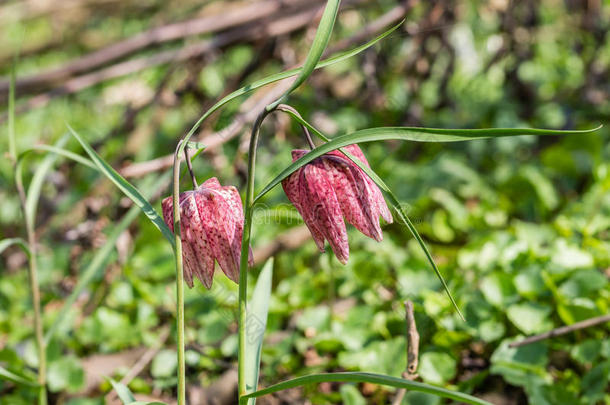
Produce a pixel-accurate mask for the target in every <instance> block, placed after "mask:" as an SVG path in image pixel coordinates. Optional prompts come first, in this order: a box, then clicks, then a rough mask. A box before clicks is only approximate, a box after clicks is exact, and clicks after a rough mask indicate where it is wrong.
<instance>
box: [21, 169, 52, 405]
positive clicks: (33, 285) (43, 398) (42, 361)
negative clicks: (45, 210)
mask: <svg viewBox="0 0 610 405" xmlns="http://www.w3.org/2000/svg"><path fill="white" fill-rule="evenodd" d="M15 185H16V187H17V193H18V194H19V199H20V201H21V206H22V208H23V215H24V217H25V230H26V233H27V238H28V247H29V251H30V255H29V260H28V263H29V278H30V290H31V294H32V306H33V307H34V336H35V340H36V352H37V355H38V384H39V392H38V404H39V405H47V388H46V381H47V352H46V345H45V341H44V333H43V330H42V315H41V309H40V287H39V285H38V263H37V261H36V254H37V252H38V249H37V247H36V235H35V232H34V218H30V216H29V215H28V213H27V209H26V195H25V188H24V187H23V180H22V178H21V170H17V171H16V173H15Z"/></svg>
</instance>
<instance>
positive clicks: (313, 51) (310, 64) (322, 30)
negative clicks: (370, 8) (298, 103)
mask: <svg viewBox="0 0 610 405" xmlns="http://www.w3.org/2000/svg"><path fill="white" fill-rule="evenodd" d="M339 3H340V0H328V1H327V2H326V7H325V8H324V13H323V14H322V18H321V19H320V24H319V25H318V29H317V30H316V35H315V37H314V39H313V42H312V44H311V48H309V53H308V54H307V58H306V59H305V63H303V67H302V68H301V71H300V72H299V75H298V76H297V78H296V80H295V81H294V82H293V83H292V84H291V85H290V87H289V88H288V90H286V91H285V92H284V94H282V95H281V96H280V97H279V98H278V99H277V100H276V101H274V102H273V103H271V104H269V105H268V106H267V111H271V110H273V109H274V108H275V107H277V105H278V104H280V103H281V102H282V100H284V99H285V98H286V97H287V96H288V95H289V94H290V93H292V92H293V91H294V90H295V89H296V88H298V87H299V86H300V85H301V84H303V82H305V80H307V78H308V77H309V75H311V73H312V72H313V71H314V69H315V68H316V65H317V64H318V62H319V61H320V58H321V57H322V53H323V52H324V49H326V46H327V45H328V41H329V40H330V36H331V34H332V32H333V27H334V26H335V20H336V19H337V12H338V11H339Z"/></svg>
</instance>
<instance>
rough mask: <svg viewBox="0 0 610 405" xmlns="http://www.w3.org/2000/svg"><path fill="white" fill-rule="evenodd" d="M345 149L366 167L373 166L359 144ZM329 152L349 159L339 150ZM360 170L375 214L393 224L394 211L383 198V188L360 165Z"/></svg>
mask: <svg viewBox="0 0 610 405" xmlns="http://www.w3.org/2000/svg"><path fill="white" fill-rule="evenodd" d="M343 149H345V150H346V151H347V152H349V153H351V154H352V155H354V156H355V157H357V158H358V159H359V160H360V161H362V163H364V164H365V165H366V167H368V168H370V167H371V166H370V165H369V162H368V160H366V157H365V156H364V153H362V149H360V147H359V146H358V145H357V144H352V145H347V146H345V147H344V148H343ZM328 154H331V155H335V156H340V157H342V158H343V159H347V157H346V156H345V155H344V154H343V153H341V151H339V150H334V151H332V152H329V153H328ZM347 160H349V159H347ZM350 162H351V160H350ZM351 164H353V165H355V163H353V162H351ZM356 167H357V166H356ZM358 170H359V171H360V172H361V173H362V176H364V179H365V181H366V183H367V184H368V188H369V190H370V194H371V197H370V198H371V201H372V203H373V204H374V207H375V212H376V213H377V214H376V215H375V216H376V217H379V216H380V215H381V217H382V218H383V219H384V221H385V222H386V223H388V224H391V223H392V222H393V218H392V213H391V212H390V209H389V208H388V205H387V204H386V202H385V199H384V198H383V194H382V193H381V190H380V189H379V187H377V184H375V182H374V181H373V180H372V179H371V178H370V177H369V176H368V175H367V174H366V173H365V172H364V171H363V170H362V169H360V168H359V167H358Z"/></svg>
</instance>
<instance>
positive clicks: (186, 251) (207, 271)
mask: <svg viewBox="0 0 610 405" xmlns="http://www.w3.org/2000/svg"><path fill="white" fill-rule="evenodd" d="M194 196H195V195H194V193H193V192H192V191H187V192H185V193H182V194H180V218H181V219H182V221H181V223H180V228H181V229H180V230H181V232H180V239H181V241H182V260H183V274H184V280H185V281H186V283H187V285H188V286H189V287H190V288H193V274H195V275H196V276H197V278H198V279H199V280H200V281H201V283H202V284H203V285H205V286H206V287H207V288H210V287H211V286H212V280H213V277H214V258H213V256H212V252H211V250H210V248H209V246H208V245H207V243H206V235H205V232H204V230H203V228H202V226H201V219H200V218H199V215H198V213H197V207H196V204H195V198H194ZM161 206H162V208H163V219H164V220H165V222H166V223H167V225H168V226H169V227H170V229H171V230H172V232H173V230H174V211H173V200H172V197H171V196H170V197H167V198H165V199H164V200H163V202H162V203H161Z"/></svg>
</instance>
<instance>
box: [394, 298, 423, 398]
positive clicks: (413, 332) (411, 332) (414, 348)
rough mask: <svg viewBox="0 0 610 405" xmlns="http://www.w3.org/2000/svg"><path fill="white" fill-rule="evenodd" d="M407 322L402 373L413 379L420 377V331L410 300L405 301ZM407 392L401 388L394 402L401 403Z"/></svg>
mask: <svg viewBox="0 0 610 405" xmlns="http://www.w3.org/2000/svg"><path fill="white" fill-rule="evenodd" d="M405 323H406V327H407V367H406V369H405V371H404V372H403V373H402V378H404V379H405V380H410V381H413V380H415V379H416V378H417V377H418V375H417V365H418V364H419V333H418V332H417V325H416V324H415V316H414V315H413V302H411V301H410V300H407V301H405ZM406 393H407V390H406V389H405V388H401V389H399V390H398V392H397V393H396V397H395V398H394V401H393V402H392V404H393V405H400V403H402V400H403V398H404V396H405V394H406Z"/></svg>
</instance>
